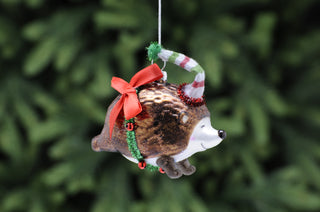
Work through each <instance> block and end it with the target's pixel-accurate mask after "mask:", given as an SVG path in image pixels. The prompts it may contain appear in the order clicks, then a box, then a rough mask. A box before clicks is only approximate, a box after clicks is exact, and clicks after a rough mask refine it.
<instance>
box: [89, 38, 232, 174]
mask: <svg viewBox="0 0 320 212" xmlns="http://www.w3.org/2000/svg"><path fill="white" fill-rule="evenodd" d="M148 56H149V59H150V60H152V61H154V60H156V59H158V58H160V59H162V60H163V61H164V62H165V63H166V62H171V63H174V64H176V65H178V66H180V67H182V68H184V69H185V70H187V71H189V72H195V73H196V77H195V79H194V81H193V82H192V83H190V84H182V85H176V84H171V83H168V82H167V74H166V72H164V71H162V70H161V69H160V68H159V67H158V65H157V64H152V65H150V66H148V67H146V68H144V69H143V70H141V71H139V72H138V73H136V74H135V75H134V76H133V77H132V79H131V81H130V82H129V83H127V82H126V81H124V80H122V79H120V78H117V77H113V78H112V81H111V86H112V87H113V88H114V89H116V90H117V91H119V93H120V95H119V96H118V97H116V99H115V100H114V101H113V102H112V103H111V105H110V106H109V108H108V111H107V114H106V119H105V123H104V127H103V129H102V132H101V134H100V135H98V136H96V137H94V138H93V139H92V149H93V150H94V151H97V152H99V151H108V152H120V153H121V154H122V155H123V156H124V157H125V158H127V159H128V160H130V161H132V162H134V163H137V164H138V166H139V168H140V169H150V170H159V171H160V172H161V173H166V174H167V175H168V177H170V178H179V177H181V176H182V175H191V174H193V173H194V172H195V171H196V168H195V167H194V166H193V165H191V164H190V163H189V161H188V158H189V157H190V156H191V155H193V154H194V153H196V152H201V151H205V150H207V149H209V148H212V147H214V146H216V145H218V144H219V143H220V142H221V141H222V140H223V139H224V138H225V137H226V133H225V131H223V130H216V129H214V128H212V127H211V121H210V113H209V111H208V108H207V107H206V105H205V101H204V97H203V92H204V80H205V73H204V70H203V69H202V68H201V66H200V65H199V64H198V63H197V62H196V61H195V60H193V59H191V58H189V57H187V56H185V55H183V54H180V53H176V52H173V51H169V50H166V49H163V48H162V47H161V46H160V45H158V44H156V43H154V44H151V45H150V46H149V47H148Z"/></svg>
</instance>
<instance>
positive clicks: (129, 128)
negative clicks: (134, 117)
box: [126, 122, 134, 131]
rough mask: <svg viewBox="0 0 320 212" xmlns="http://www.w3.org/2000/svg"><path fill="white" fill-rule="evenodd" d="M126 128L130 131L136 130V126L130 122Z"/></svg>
mask: <svg viewBox="0 0 320 212" xmlns="http://www.w3.org/2000/svg"><path fill="white" fill-rule="evenodd" d="M126 128H127V130H128V131H132V130H133V129H134V124H133V123H131V122H129V123H127V124H126Z"/></svg>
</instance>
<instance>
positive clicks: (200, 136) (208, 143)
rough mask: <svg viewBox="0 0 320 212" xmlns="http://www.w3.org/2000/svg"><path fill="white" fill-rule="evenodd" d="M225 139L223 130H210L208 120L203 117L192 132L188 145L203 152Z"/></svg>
mask: <svg viewBox="0 0 320 212" xmlns="http://www.w3.org/2000/svg"><path fill="white" fill-rule="evenodd" d="M225 137H226V133H225V132H224V131H223V130H216V129H214V128H212V127H211V122H210V118H209V117H205V118H203V119H202V120H200V121H199V123H198V124H197V125H196V127H195V129H194V130H193V133H192V135H191V137H190V141H189V145H190V147H193V148H194V149H195V150H198V151H204V150H206V149H210V148H212V147H214V146H217V145H218V144H219V143H220V142H221V141H222V140H223V139H224V138H225ZM198 151H197V152H198Z"/></svg>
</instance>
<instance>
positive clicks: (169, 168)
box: [157, 156, 182, 179]
mask: <svg viewBox="0 0 320 212" xmlns="http://www.w3.org/2000/svg"><path fill="white" fill-rule="evenodd" d="M157 165H158V166H159V167H160V168H162V169H163V170H164V171H165V172H166V174H167V175H168V177H170V178H171V179H177V178H179V177H181V176H182V171H181V170H180V169H178V168H177V166H176V163H175V162H174V159H173V158H172V157H170V156H161V157H159V158H158V160H157Z"/></svg>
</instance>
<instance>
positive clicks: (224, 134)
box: [218, 130, 227, 139]
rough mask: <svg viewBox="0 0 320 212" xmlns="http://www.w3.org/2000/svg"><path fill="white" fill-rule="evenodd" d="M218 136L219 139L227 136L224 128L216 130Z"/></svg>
mask: <svg viewBox="0 0 320 212" xmlns="http://www.w3.org/2000/svg"><path fill="white" fill-rule="evenodd" d="M218 136H219V137H220V138H221V139H225V138H226V137H227V133H226V131H224V130H218Z"/></svg>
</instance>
